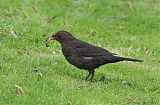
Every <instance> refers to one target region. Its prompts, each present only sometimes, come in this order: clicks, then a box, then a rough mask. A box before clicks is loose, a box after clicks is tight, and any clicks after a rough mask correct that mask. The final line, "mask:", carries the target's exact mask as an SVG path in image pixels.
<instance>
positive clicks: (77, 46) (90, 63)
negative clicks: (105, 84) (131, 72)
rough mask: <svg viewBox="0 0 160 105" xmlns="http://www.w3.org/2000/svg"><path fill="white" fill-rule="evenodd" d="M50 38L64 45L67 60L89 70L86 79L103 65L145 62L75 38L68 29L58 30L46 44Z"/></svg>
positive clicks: (92, 75)
mask: <svg viewBox="0 0 160 105" xmlns="http://www.w3.org/2000/svg"><path fill="white" fill-rule="evenodd" d="M50 40H57V41H58V42H59V43H60V44H61V47H62V52H63V55H64V57H65V58H66V60H67V61H68V62H69V63H70V64H72V65H74V66H76V67H77V68H79V69H84V70H88V72H89V73H88V75H87V77H86V80H87V79H88V78H89V77H90V76H91V78H90V80H92V79H93V77H94V72H95V69H96V68H98V67H99V66H101V65H104V64H108V63H115V62H119V61H133V62H143V61H142V60H138V59H132V58H125V57H119V56H116V54H114V53H111V52H109V51H107V50H105V49H103V48H101V47H97V46H94V45H91V44H89V43H87V42H84V41H81V40H79V39H77V38H75V37H74V36H73V35H72V34H71V33H69V32H67V31H58V32H57V33H55V34H53V35H52V36H49V37H48V38H46V46H47V47H49V46H48V42H49V41H50Z"/></svg>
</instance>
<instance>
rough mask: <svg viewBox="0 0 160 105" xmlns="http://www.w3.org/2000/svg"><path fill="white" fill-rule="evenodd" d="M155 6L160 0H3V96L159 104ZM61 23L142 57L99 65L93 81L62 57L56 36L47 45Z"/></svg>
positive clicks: (68, 103) (71, 104) (55, 104)
mask: <svg viewBox="0 0 160 105" xmlns="http://www.w3.org/2000/svg"><path fill="white" fill-rule="evenodd" d="M129 4H130V5H131V6H128V5H129ZM159 6H160V1H159V0H131V1H129V2H128V1H126V0H92V1H91V0H35V1H34V0H1V1H0V48H1V50H0V104H1V105H36V104H39V105H40V104H42V105H113V104H114V105H115V104H117V105H129V104H131V105H135V104H137V105H141V104H145V105H160V8H159ZM53 16H54V17H55V18H54V19H53V20H52V21H50V22H48V21H49V20H48V17H53ZM59 30H67V31H69V32H71V33H72V34H73V35H74V36H75V37H77V38H79V39H81V40H84V41H87V42H89V43H92V44H94V45H97V46H101V47H103V48H106V49H107V50H109V51H111V52H114V53H117V54H118V55H120V56H126V57H132V58H139V59H143V60H144V61H145V62H144V63H133V62H131V63H130V62H120V63H116V64H109V65H104V66H101V67H100V68H98V69H96V74H95V78H94V81H93V82H89V81H84V78H85V76H86V75H87V72H86V71H84V70H79V69H77V68H76V67H74V66H72V65H70V64H69V63H68V62H67V61H66V60H65V58H64V57H63V55H62V53H61V48H60V44H58V43H57V42H51V43H50V46H51V47H50V48H46V47H45V42H44V39H45V38H46V37H47V36H48V35H50V34H53V33H55V32H56V31H59ZM11 31H14V32H16V33H17V34H16V36H17V37H16V38H15V37H14V35H13V34H10V33H11ZM92 32H93V34H91V33H92ZM35 71H37V73H36V72H35ZM101 77H105V79H104V80H103V81H99V80H100V79H101ZM16 85H18V86H20V87H19V88H18V87H16Z"/></svg>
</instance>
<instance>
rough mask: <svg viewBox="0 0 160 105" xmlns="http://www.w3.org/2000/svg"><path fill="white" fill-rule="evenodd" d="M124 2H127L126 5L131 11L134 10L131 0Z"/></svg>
mask: <svg viewBox="0 0 160 105" xmlns="http://www.w3.org/2000/svg"><path fill="white" fill-rule="evenodd" d="M126 3H127V5H128V7H129V9H130V10H131V11H132V12H134V11H135V8H134V7H133V4H132V2H131V1H126Z"/></svg>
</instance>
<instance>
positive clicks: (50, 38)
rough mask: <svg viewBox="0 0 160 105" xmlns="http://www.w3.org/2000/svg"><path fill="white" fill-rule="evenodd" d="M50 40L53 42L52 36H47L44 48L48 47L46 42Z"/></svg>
mask: <svg viewBox="0 0 160 105" xmlns="http://www.w3.org/2000/svg"><path fill="white" fill-rule="evenodd" d="M50 40H54V36H48V37H47V38H46V46H47V47H49V45H48V42H49V41H50Z"/></svg>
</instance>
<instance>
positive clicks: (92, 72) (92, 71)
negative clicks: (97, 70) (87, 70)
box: [90, 70, 94, 81]
mask: <svg viewBox="0 0 160 105" xmlns="http://www.w3.org/2000/svg"><path fill="white" fill-rule="evenodd" d="M91 74H92V75H91V79H90V80H91V81H92V79H93V77H94V70H91Z"/></svg>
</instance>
